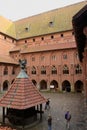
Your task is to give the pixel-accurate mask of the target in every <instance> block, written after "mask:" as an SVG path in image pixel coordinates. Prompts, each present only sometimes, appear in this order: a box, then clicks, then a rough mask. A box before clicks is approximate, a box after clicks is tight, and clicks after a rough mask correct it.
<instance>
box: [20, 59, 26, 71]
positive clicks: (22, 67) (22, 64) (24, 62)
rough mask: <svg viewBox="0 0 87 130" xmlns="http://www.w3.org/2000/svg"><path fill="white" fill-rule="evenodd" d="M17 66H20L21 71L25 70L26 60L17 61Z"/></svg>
mask: <svg viewBox="0 0 87 130" xmlns="http://www.w3.org/2000/svg"><path fill="white" fill-rule="evenodd" d="M19 64H20V67H21V69H25V68H26V64H27V61H26V59H24V60H21V59H19Z"/></svg>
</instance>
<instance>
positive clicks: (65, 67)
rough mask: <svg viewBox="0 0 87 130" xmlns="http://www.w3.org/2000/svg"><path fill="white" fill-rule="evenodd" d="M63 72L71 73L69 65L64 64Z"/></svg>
mask: <svg viewBox="0 0 87 130" xmlns="http://www.w3.org/2000/svg"><path fill="white" fill-rule="evenodd" d="M63 74H69V69H68V66H67V65H64V66H63Z"/></svg>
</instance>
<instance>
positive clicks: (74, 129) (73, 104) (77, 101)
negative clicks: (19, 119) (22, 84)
mask: <svg viewBox="0 0 87 130" xmlns="http://www.w3.org/2000/svg"><path fill="white" fill-rule="evenodd" d="M42 95H44V96H45V97H46V98H50V99H51V103H50V106H51V108H50V110H44V106H45V104H43V110H44V114H43V119H42V122H37V123H35V124H33V126H29V127H25V128H24V130H48V126H47V118H48V115H49V114H51V116H52V130H67V129H66V121H65V118H64V114H65V112H66V111H67V109H69V110H70V112H71V115H72V119H71V122H70V130H86V129H85V127H84V101H83V100H84V96H83V94H81V93H46V92H43V93H42Z"/></svg>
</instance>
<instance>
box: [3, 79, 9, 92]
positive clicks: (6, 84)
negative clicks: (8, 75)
mask: <svg viewBox="0 0 87 130" xmlns="http://www.w3.org/2000/svg"><path fill="white" fill-rule="evenodd" d="M7 90H8V81H7V80H6V81H4V83H3V91H7Z"/></svg>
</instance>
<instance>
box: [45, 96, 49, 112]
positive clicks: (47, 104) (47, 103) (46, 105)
mask: <svg viewBox="0 0 87 130" xmlns="http://www.w3.org/2000/svg"><path fill="white" fill-rule="evenodd" d="M47 109H50V100H49V98H48V99H47V102H46V104H45V110H47Z"/></svg>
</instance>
